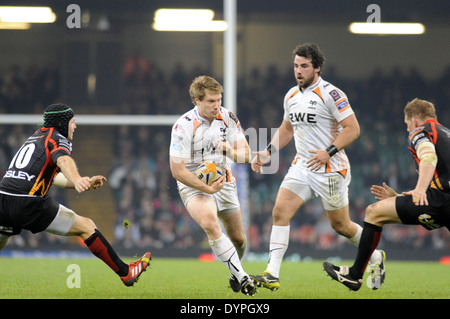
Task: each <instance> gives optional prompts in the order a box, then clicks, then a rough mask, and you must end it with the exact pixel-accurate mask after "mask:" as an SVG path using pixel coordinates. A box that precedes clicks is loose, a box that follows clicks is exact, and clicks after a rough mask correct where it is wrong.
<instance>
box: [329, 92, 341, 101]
mask: <svg viewBox="0 0 450 319" xmlns="http://www.w3.org/2000/svg"><path fill="white" fill-rule="evenodd" d="M330 95H331V97H332V98H333V100H334V101H335V102H336V101H339V99H340V98H341V95H340V94H339V92H338V91H336V90H331V91H330Z"/></svg>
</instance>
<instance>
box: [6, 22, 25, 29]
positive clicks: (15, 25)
mask: <svg viewBox="0 0 450 319" xmlns="http://www.w3.org/2000/svg"><path fill="white" fill-rule="evenodd" d="M30 27H31V24H30V23H26V22H0V30H28V29H29V28H30Z"/></svg>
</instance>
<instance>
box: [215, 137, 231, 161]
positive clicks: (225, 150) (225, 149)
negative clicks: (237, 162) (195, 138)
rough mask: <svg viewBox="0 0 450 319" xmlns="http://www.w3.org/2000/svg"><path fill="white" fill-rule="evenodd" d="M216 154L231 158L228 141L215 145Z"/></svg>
mask: <svg viewBox="0 0 450 319" xmlns="http://www.w3.org/2000/svg"><path fill="white" fill-rule="evenodd" d="M216 152H217V153H219V154H222V155H225V156H228V157H231V158H233V156H232V154H233V148H232V147H231V145H230V143H228V141H220V142H217V144H216Z"/></svg>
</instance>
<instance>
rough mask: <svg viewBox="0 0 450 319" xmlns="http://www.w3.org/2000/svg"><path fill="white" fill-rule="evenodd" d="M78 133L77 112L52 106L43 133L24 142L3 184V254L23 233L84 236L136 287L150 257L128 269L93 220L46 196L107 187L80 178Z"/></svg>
mask: <svg viewBox="0 0 450 319" xmlns="http://www.w3.org/2000/svg"><path fill="white" fill-rule="evenodd" d="M75 129H76V124H75V117H74V112H73V111H72V109H71V108H70V107H69V106H67V105H65V104H52V105H49V106H48V107H47V108H46V110H45V112H44V124H43V127H42V128H41V129H39V130H37V131H36V132H35V133H34V134H33V135H32V136H30V137H29V138H28V139H27V140H26V141H25V143H24V144H23V145H22V147H21V148H20V149H19V151H18V152H17V153H16V155H15V156H14V158H13V159H12V161H11V164H10V165H9V168H8V170H7V171H6V173H5V175H4V176H3V178H2V180H1V181H0V249H2V248H3V247H4V246H5V245H6V244H7V242H8V239H9V237H10V236H14V235H17V234H19V233H20V232H21V231H22V229H26V230H29V231H31V232H32V233H39V232H43V231H45V232H49V233H52V234H56V235H61V236H80V237H81V238H82V239H83V240H84V242H85V244H86V246H87V247H88V248H89V250H90V251H91V252H92V253H93V254H94V255H95V256H97V257H98V258H100V259H101V260H102V261H103V262H105V263H106V264H107V265H108V266H109V267H110V268H111V269H112V270H113V271H114V272H116V273H117V275H119V277H120V279H121V280H122V282H123V283H124V284H125V285H126V286H133V285H134V283H135V282H136V281H137V280H138V278H139V276H140V275H141V274H142V272H143V271H145V270H146V268H147V266H148V265H149V263H150V259H151V254H150V252H147V253H145V254H144V256H142V258H140V259H139V260H137V261H135V262H133V263H131V264H129V265H127V264H125V263H124V262H123V261H122V260H121V259H120V258H119V257H118V256H117V254H116V253H115V252H114V250H113V248H112V247H111V245H110V244H109V243H108V241H107V240H106V238H105V237H103V235H102V233H101V232H100V231H99V230H98V229H97V227H96V225H95V224H94V222H93V221H92V220H91V219H90V218H86V217H82V216H80V215H77V214H76V213H75V212H74V211H73V210H71V209H69V208H67V207H65V206H63V205H61V204H59V203H57V202H55V201H54V200H53V199H52V198H51V197H50V196H49V195H48V194H47V192H48V190H49V188H50V187H51V186H52V185H55V186H58V187H63V188H71V189H76V191H77V192H78V193H83V192H85V191H88V190H90V189H96V188H98V187H101V186H103V183H104V182H105V181H106V178H105V177H104V176H101V175H97V176H92V177H87V176H84V177H82V176H80V174H79V172H78V168H77V166H76V164H75V161H74V160H73V159H72V157H71V152H72V140H73V136H74V131H75Z"/></svg>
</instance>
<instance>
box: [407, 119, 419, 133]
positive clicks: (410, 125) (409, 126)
mask: <svg viewBox="0 0 450 319" xmlns="http://www.w3.org/2000/svg"><path fill="white" fill-rule="evenodd" d="M405 124H406V130H407V131H408V133H411V132H412V131H413V130H414V129H415V128H416V125H415V122H414V118H413V117H412V118H410V119H409V118H407V117H406V115H405Z"/></svg>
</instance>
